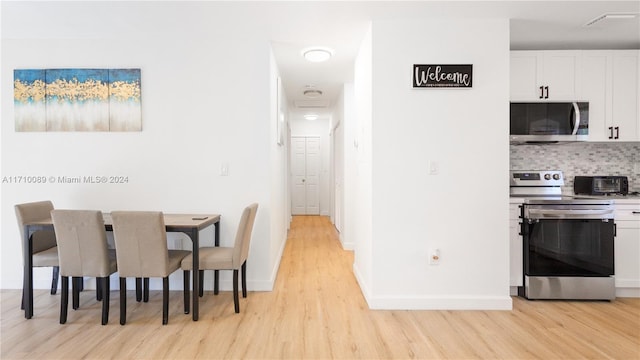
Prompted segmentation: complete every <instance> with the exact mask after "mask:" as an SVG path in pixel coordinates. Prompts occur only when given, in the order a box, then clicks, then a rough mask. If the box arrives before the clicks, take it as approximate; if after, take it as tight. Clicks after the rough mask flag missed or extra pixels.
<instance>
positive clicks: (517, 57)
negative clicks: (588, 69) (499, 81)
mask: <svg viewBox="0 0 640 360" xmlns="http://www.w3.org/2000/svg"><path fill="white" fill-rule="evenodd" d="M580 60H581V51H579V50H569V51H558V50H549V51H512V52H511V63H510V64H511V65H510V66H511V74H510V75H511V77H510V86H511V88H510V95H511V100H512V101H576V100H580V99H579V92H580V76H579V74H580V70H581V69H580Z"/></svg>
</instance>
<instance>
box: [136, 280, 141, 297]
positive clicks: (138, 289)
mask: <svg viewBox="0 0 640 360" xmlns="http://www.w3.org/2000/svg"><path fill="white" fill-rule="evenodd" d="M136 301H137V302H140V301H142V278H136Z"/></svg>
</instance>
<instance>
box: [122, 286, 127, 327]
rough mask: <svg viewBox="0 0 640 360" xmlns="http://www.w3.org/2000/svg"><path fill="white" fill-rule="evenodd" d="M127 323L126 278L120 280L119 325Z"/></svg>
mask: <svg viewBox="0 0 640 360" xmlns="http://www.w3.org/2000/svg"><path fill="white" fill-rule="evenodd" d="M126 322H127V278H123V277H121V278H120V325H124V324H125V323H126Z"/></svg>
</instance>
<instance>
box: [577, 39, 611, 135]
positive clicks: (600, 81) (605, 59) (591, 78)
mask: <svg viewBox="0 0 640 360" xmlns="http://www.w3.org/2000/svg"><path fill="white" fill-rule="evenodd" d="M612 61H613V53H612V52H611V51H606V50H605V51H601V50H592V51H584V52H583V57H582V73H581V74H580V77H581V78H582V89H581V91H580V92H581V93H582V97H581V100H585V101H588V102H589V141H613V139H610V138H609V137H610V134H611V133H610V131H609V127H611V126H612V125H611V84H612V81H611V72H612Z"/></svg>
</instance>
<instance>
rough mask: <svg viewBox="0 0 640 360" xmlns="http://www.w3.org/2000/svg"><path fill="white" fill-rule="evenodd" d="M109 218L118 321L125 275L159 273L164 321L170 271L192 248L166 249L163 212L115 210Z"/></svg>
mask: <svg viewBox="0 0 640 360" xmlns="http://www.w3.org/2000/svg"><path fill="white" fill-rule="evenodd" d="M111 218H112V220H113V238H114V240H115V243H116V254H117V258H118V272H119V274H120V324H121V325H124V324H125V323H126V320H127V294H126V292H127V281H126V280H127V278H128V277H133V278H136V280H137V279H140V278H143V279H147V278H152V277H159V278H162V325H166V324H167V323H168V321H169V275H170V274H171V273H173V272H174V271H176V270H178V269H179V268H180V264H181V262H182V259H183V258H184V257H185V256H188V255H189V254H190V253H191V251H188V250H169V249H168V247H167V233H166V228H165V224H164V216H163V214H162V212H153V211H114V212H112V213H111ZM147 289H148V285H147ZM146 291H148V290H146ZM188 292H189V289H188V288H187V289H185V310H186V307H187V304H188V298H187V296H188ZM185 312H186V311H185Z"/></svg>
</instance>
